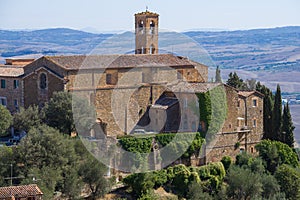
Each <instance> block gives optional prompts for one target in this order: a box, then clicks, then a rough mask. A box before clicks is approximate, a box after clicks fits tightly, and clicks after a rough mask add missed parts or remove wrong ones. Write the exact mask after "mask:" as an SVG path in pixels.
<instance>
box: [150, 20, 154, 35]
mask: <svg viewBox="0 0 300 200" xmlns="http://www.w3.org/2000/svg"><path fill="white" fill-rule="evenodd" d="M154 33H155V23H154V21H153V20H152V21H151V22H150V34H154Z"/></svg>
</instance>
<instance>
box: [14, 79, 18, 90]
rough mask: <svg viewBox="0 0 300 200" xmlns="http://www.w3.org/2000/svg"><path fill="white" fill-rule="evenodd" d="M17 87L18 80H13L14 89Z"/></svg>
mask: <svg viewBox="0 0 300 200" xmlns="http://www.w3.org/2000/svg"><path fill="white" fill-rule="evenodd" d="M17 88H19V80H14V89H17Z"/></svg>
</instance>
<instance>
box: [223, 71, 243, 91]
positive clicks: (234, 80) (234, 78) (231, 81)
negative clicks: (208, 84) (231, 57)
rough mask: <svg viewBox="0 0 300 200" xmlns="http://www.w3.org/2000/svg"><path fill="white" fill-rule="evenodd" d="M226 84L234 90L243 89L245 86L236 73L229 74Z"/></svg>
mask: <svg viewBox="0 0 300 200" xmlns="http://www.w3.org/2000/svg"><path fill="white" fill-rule="evenodd" d="M226 84H227V85H229V86H231V87H234V88H236V89H243V88H244V85H245V84H244V81H243V79H241V78H240V77H239V76H238V75H237V73H236V72H234V73H232V72H230V74H229V78H228V80H227V82H226Z"/></svg>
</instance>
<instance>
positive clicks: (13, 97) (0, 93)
mask: <svg viewBox="0 0 300 200" xmlns="http://www.w3.org/2000/svg"><path fill="white" fill-rule="evenodd" d="M2 79H3V80H5V88H0V97H4V98H6V103H7V105H6V107H7V109H8V110H9V111H10V112H12V113H14V112H16V111H17V110H18V109H19V108H20V106H24V105H23V104H24V101H23V82H22V79H21V78H15V77H1V80H2ZM15 80H16V81H18V83H19V86H18V87H17V88H15V87H14V81H15ZM15 101H16V102H15ZM15 103H16V104H17V105H15Z"/></svg>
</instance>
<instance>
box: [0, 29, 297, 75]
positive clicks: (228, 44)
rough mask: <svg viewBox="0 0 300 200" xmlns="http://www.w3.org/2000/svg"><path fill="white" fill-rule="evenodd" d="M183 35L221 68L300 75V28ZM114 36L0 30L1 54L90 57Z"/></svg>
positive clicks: (203, 32)
mask: <svg viewBox="0 0 300 200" xmlns="http://www.w3.org/2000/svg"><path fill="white" fill-rule="evenodd" d="M183 34H185V35H186V36H189V37H191V38H192V39H193V40H195V41H197V42H198V43H199V44H200V46H201V47H203V48H204V49H205V50H207V51H208V53H209V55H210V56H211V58H212V60H213V61H214V62H215V64H216V65H219V66H220V67H221V69H231V70H232V69H240V70H246V71H257V70H259V71H261V70H262V71H299V72H300V27H282V28H272V29H254V30H242V31H218V32H211V31H190V32H185V33H183ZM161 35H164V33H162V34H161ZM111 36H113V34H93V33H87V32H84V31H78V30H72V29H66V28H56V29H44V30H36V31H7V30H0V55H1V57H2V62H3V58H7V57H14V56H18V57H20V56H26V55H32V56H33V57H34V56H35V57H36V56H41V55H61V54H87V53H89V52H90V51H91V50H93V49H94V48H95V47H96V46H97V45H99V44H100V43H101V42H103V41H105V40H106V39H107V38H109V37H111ZM128 37H131V38H132V37H133V36H128ZM127 44H128V45H129V42H128V43H126V44H125V45H124V44H123V46H122V45H120V47H119V49H122V48H123V49H126V47H125V46H126V45H127ZM130 45H131V46H130V49H132V48H134V47H133V44H130ZM114 48H116V47H114ZM121 52H122V51H121ZM124 52H128V50H124ZM131 52H133V51H131Z"/></svg>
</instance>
